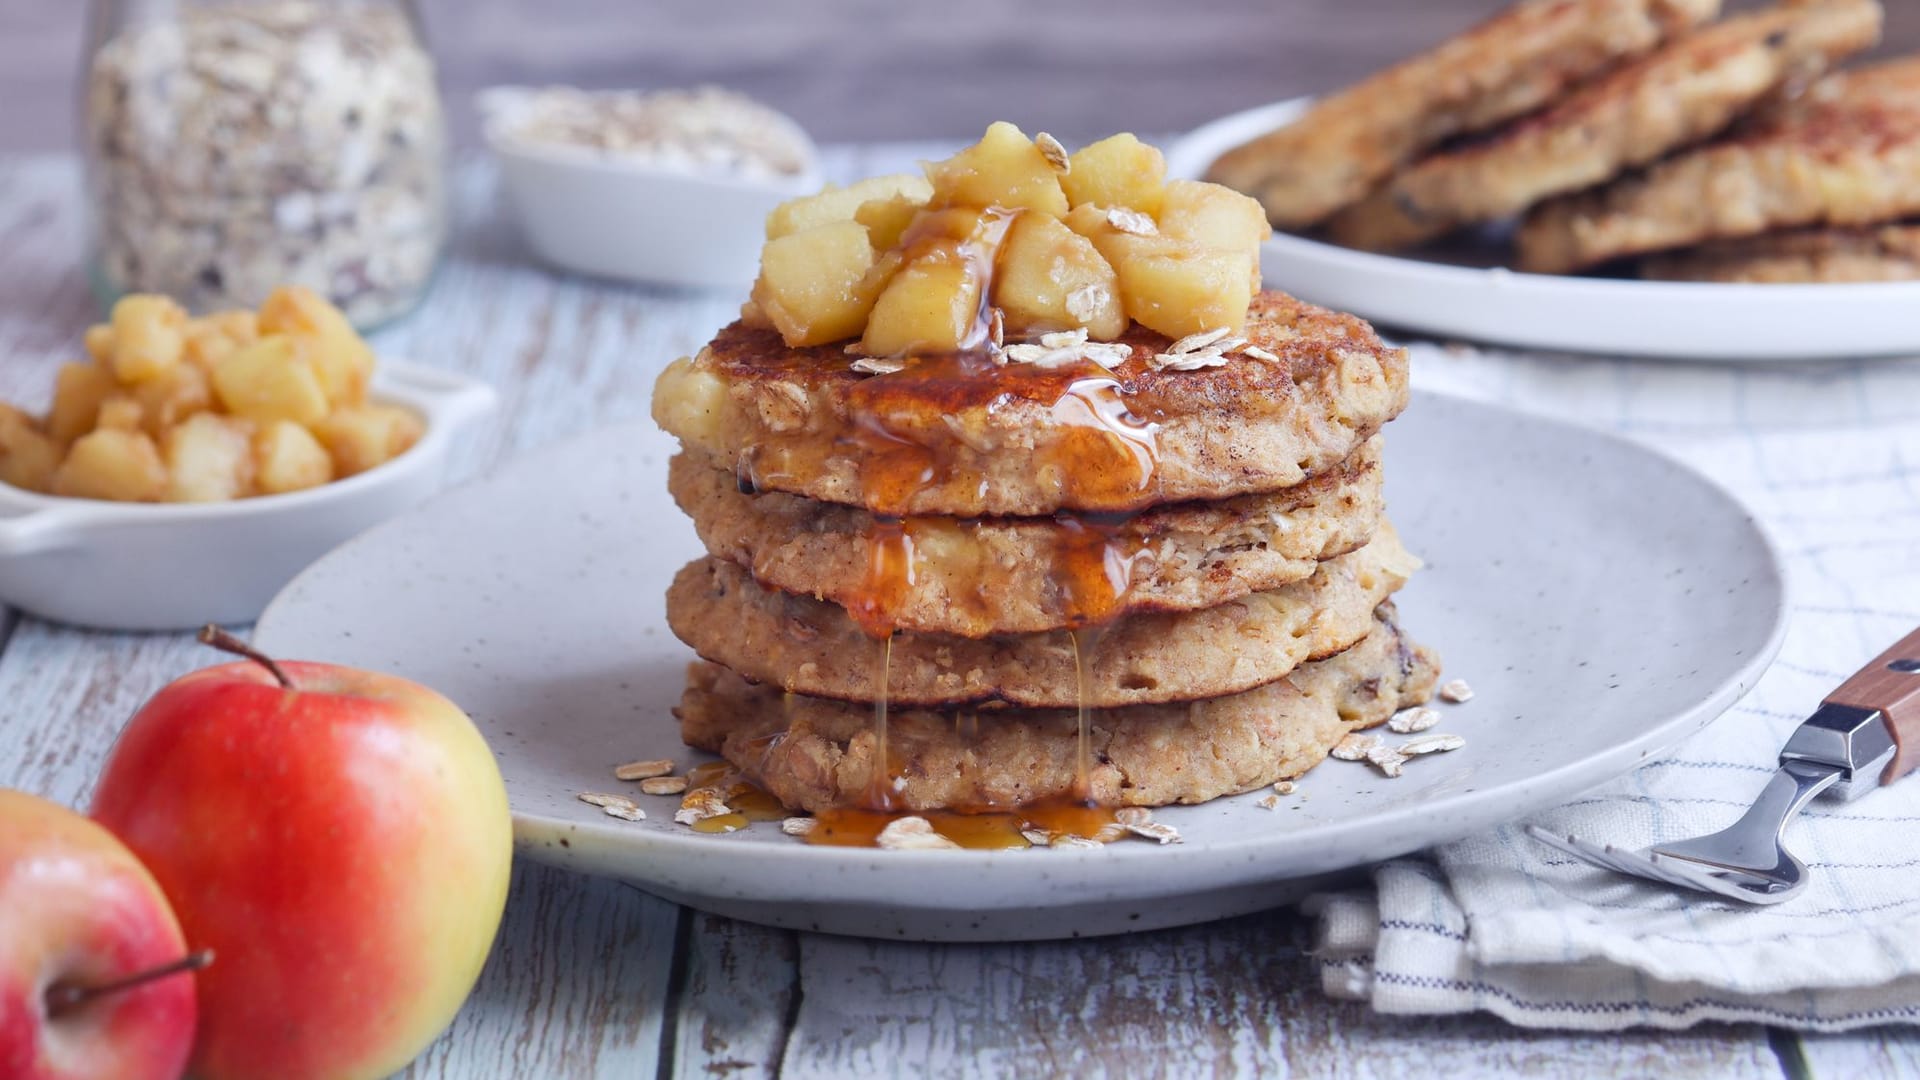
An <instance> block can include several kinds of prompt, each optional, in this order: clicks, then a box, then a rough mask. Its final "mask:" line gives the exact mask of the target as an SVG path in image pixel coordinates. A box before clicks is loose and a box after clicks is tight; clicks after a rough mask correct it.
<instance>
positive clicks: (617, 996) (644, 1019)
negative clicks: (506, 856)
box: [406, 860, 680, 1080]
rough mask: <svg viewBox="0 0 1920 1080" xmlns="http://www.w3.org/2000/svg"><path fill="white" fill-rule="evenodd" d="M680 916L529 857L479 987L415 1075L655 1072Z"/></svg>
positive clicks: (625, 889)
mask: <svg viewBox="0 0 1920 1080" xmlns="http://www.w3.org/2000/svg"><path fill="white" fill-rule="evenodd" d="M679 921H680V911H679V909H678V908H676V907H675V906H674V905H672V904H669V903H667V902H666V901H664V900H656V899H654V898H653V897H651V896H648V895H646V894H645V893H642V892H640V891H639V890H638V889H635V888H633V887H631V886H628V885H623V884H620V883H619V882H615V881H608V880H605V879H602V878H589V877H582V876H580V875H578V874H569V873H567V872H565V871H562V870H554V869H550V868H548V867H544V866H540V865H537V864H534V863H529V862H526V861H524V860H522V861H521V862H519V863H517V864H516V865H515V866H514V874H513V888H512V891H511V892H510V893H509V894H508V897H507V913H506V919H505V921H504V922H502V924H501V926H500V936H499V938H498V940H497V943H496V944H495V946H494V950H493V955H492V956H490V957H489V958H488V959H487V966H486V969H485V970H484V971H482V972H481V974H480V982H479V984H478V985H477V986H475V987H474V991H473V996H472V997H471V998H469V999H468V1000H467V1004H466V1006H465V1007H464V1008H463V1009H462V1010H461V1011H460V1015H459V1017H458V1018H457V1019H456V1020H455V1021H454V1025H453V1028H452V1029H451V1030H449V1031H448V1032H447V1034H446V1035H444V1036H442V1037H441V1038H440V1040H439V1041H437V1042H435V1043H434V1044H433V1045H432V1046H431V1047H430V1048H428V1050H427V1052H426V1053H425V1054H423V1055H421V1057H420V1059H419V1060H418V1061H416V1062H414V1065H413V1067H412V1068H411V1069H409V1070H407V1073H406V1075H407V1076H408V1077H411V1078H418V1080H425V1078H428V1077H448V1078H456V1077H457V1078H466V1077H488V1076H497V1077H532V1076H650V1075H652V1074H653V1071H654V1068H655V1066H656V1065H657V1064H658V1063H659V1060H660V1037H661V1029H662V1022H663V1018H664V1017H665V1016H666V1004H667V995H668V987H669V983H670V981H671V976H672V970H673V963H674V940H675V933H676V929H677V927H678V925H679Z"/></svg>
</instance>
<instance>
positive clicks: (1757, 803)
mask: <svg viewBox="0 0 1920 1080" xmlns="http://www.w3.org/2000/svg"><path fill="white" fill-rule="evenodd" d="M1915 766H1920V630H1915V631H1913V632H1912V633H1910V634H1908V635H1907V636H1906V637H1904V638H1901V639H1900V640H1899V641H1897V642H1895V643H1894V644H1893V647H1892V648H1890V649H1888V650H1887V651H1886V652H1883V653H1881V654H1880V655H1879V656H1876V657H1874V658H1873V659H1872V660H1871V661H1869V662H1868V663H1867V666H1865V667H1863V668H1861V669H1860V670H1859V671H1857V672H1855V673H1854V675H1853V677H1852V678H1849V679H1848V680H1847V681H1846V682H1844V683H1841V684H1840V688H1839V689H1837V690H1835V691H1834V692H1833V693H1831V694H1829V695H1827V699H1826V700H1825V701H1823V702H1821V703H1820V707H1819V708H1818V709H1817V710H1815V711H1814V714H1813V715H1812V716H1810V717H1808V718H1807V720H1806V721H1805V722H1804V723H1802V724H1801V725H1800V726H1799V727H1798V728H1795V729H1794V732H1793V735H1792V736H1791V737H1790V738H1788V739H1787V745H1786V746H1785V748H1783V749H1782V750H1781V751H1780V768H1779V771H1777V772H1775V773H1774V774H1773V779H1771V780H1769V781H1767V786H1766V787H1765V788H1764V789H1762V790H1761V792H1760V796H1759V798H1757V799H1755V800H1754V803H1753V806H1752V807H1750V808H1749V809H1748V810H1747V812H1746V813H1745V814H1743V815H1741V817H1740V820H1739V821H1736V822H1734V823H1733V824H1732V825H1729V826H1727V827H1726V828H1724V829H1722V830H1720V831H1719V832H1717V833H1712V834H1710V835H1707V836H1699V837H1695V838H1693V839H1691V840H1680V841H1676V842H1674V843H1670V844H1655V845H1654V846H1652V847H1648V848H1642V849H1641V850H1639V851H1629V850H1627V849H1625V848H1617V847H1614V846H1613V845H1612V844H1596V843H1594V842H1593V841H1591V840H1583V839H1581V838H1580V837H1577V836H1562V835H1560V834H1557V833H1552V832H1548V831H1547V830H1545V829H1543V828H1541V827H1540V826H1538V825H1529V826H1527V835H1529V836H1531V837H1533V838H1534V839H1535V840H1539V841H1541V842H1542V843H1545V844H1548V845H1551V846H1553V847H1555V848H1558V849H1560V850H1561V851H1564V852H1566V853H1567V854H1569V855H1572V856H1574V857H1575V858H1578V859H1582V860H1584V861H1586V862H1589V863H1592V864H1593V865H1595V866H1599V867H1602V868H1604V869H1607V870H1613V871H1616V872H1618V873H1622V874H1631V875H1634V876H1636V877H1643V878H1649V879H1651V880H1654V881H1659V882H1664V883H1666V884H1668V885H1677V886H1680V887H1681V888H1686V889H1698V890H1700V891H1702V892H1709V893H1714V894H1716V895H1718V896H1724V897H1727V898H1728V899H1731V900H1740V901H1744V902H1746V903H1750V904H1777V903H1780V902H1781V901H1782V900H1787V899H1790V898H1792V897H1793V896H1794V895H1795V894H1797V893H1799V892H1800V891H1801V890H1802V889H1803V888H1805V887H1806V884H1807V866H1806V864H1805V863H1803V862H1801V861H1800V860H1799V859H1797V858H1794V856H1793V853H1792V852H1789V851H1788V850H1787V848H1786V844H1785V843H1784V842H1783V841H1782V834H1783V833H1784V832H1785V831H1786V828H1787V823H1788V822H1790V821H1792V820H1793V818H1794V816H1795V815H1796V814H1798V813H1799V812H1800V808H1801V807H1803V806H1805V805H1806V804H1807V803H1808V802H1810V801H1811V800H1812V799H1814V798H1815V797H1816V796H1818V795H1821V794H1826V795H1829V796H1832V797H1835V798H1838V799H1839V800H1841V801H1842V802H1852V801H1853V800H1854V799H1857V798H1859V797H1860V796H1862V795H1865V794H1866V793H1867V792H1869V791H1872V790H1873V789H1875V788H1877V787H1883V786H1885V785H1887V784H1891V783H1893V782H1894V781H1895V780H1898V779H1900V778H1901V777H1902V776H1905V775H1906V774H1908V773H1910V772H1912V771H1913V770H1914V767H1915Z"/></svg>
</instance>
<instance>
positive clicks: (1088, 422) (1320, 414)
mask: <svg viewBox="0 0 1920 1080" xmlns="http://www.w3.org/2000/svg"><path fill="white" fill-rule="evenodd" d="M1242 333H1243V335H1244V336H1245V337H1246V338H1247V339H1248V340H1249V341H1250V342H1251V343H1252V345H1253V346H1257V347H1259V348H1261V349H1265V350H1267V351H1268V352H1269V353H1271V354H1272V355H1273V356H1274V357H1275V359H1274V360H1271V361H1268V360H1258V359H1254V358H1252V357H1250V356H1247V355H1245V354H1244V353H1236V354H1233V355H1231V356H1229V357H1228V358H1227V359H1226V362H1225V363H1224V364H1222V365H1221V366H1216V367H1207V368H1201V369H1199V370H1192V371H1175V370H1172V369H1161V368H1156V366H1155V365H1154V364H1153V363H1152V362H1151V360H1152V358H1153V357H1154V356H1155V355H1156V354H1159V353H1163V352H1165V351H1166V350H1167V349H1168V348H1169V347H1170V346H1171V345H1172V342H1170V341H1169V340H1168V339H1167V338H1166V337H1165V336H1163V335H1160V334H1156V333H1154V332H1152V331H1149V330H1146V329H1144V328H1142V327H1140V326H1137V325H1136V326H1134V327H1133V328H1131V329H1130V330H1129V331H1128V333H1127V334H1126V335H1125V336H1124V338H1123V339H1122V340H1123V343H1125V344H1127V345H1129V346H1131V348H1132V354H1131V356H1130V357H1129V358H1128V359H1127V360H1126V361H1124V362H1123V363H1120V364H1119V365H1117V366H1116V367H1115V368H1114V369H1113V370H1111V371H1109V370H1107V369H1105V368H1102V367H1100V366H1098V365H1096V364H1094V363H1092V362H1091V361H1081V362H1076V363H1074V364H1069V365H1063V366H1058V367H1042V366H1040V365H1037V364H1018V363H1013V364H1006V365H1003V366H996V365H995V364H993V363H992V362H991V361H989V360H988V359H986V358H984V357H975V356H942V357H926V358H915V359H913V360H911V361H909V363H908V365H907V367H906V369H905V370H903V371H900V372H897V373H894V374H888V375H862V374H860V373H858V372H855V371H853V370H852V369H851V367H850V366H849V359H850V358H849V357H848V356H847V355H846V353H845V351H844V349H842V348H841V347H840V346H838V345H828V346H819V347H815V348H802V349H791V348H788V347H787V346H786V345H784V344H783V343H782V342H781V341H780V338H779V336H778V335H777V334H776V333H774V332H773V331H771V330H757V329H753V328H751V327H747V326H743V325H741V324H738V323H736V324H734V325H732V326H729V327H727V328H726V329H725V330H722V331H721V332H720V334H719V336H717V337H715V338H714V340H713V341H712V343H710V344H709V345H708V346H707V347H706V348H705V349H703V350H701V352H700V354H699V355H698V356H696V357H694V358H692V359H690V360H684V359H683V360H679V361H676V362H675V363H673V364H672V365H670V366H669V367H668V368H667V370H666V371H664V372H663V373H662V374H661V376H660V380H659V382H658V383H657V384H656V385H655V388H654V400H653V416H654V419H655V421H657V422H658V423H659V424H660V426H661V427H663V428H665V429H666V430H667V431H669V432H671V433H673V434H674V435H677V436H679V438H680V440H681V442H682V443H683V444H684V445H685V446H686V447H687V448H688V450H689V451H691V452H693V453H694V454H695V456H697V457H701V458H704V459H706V460H707V462H708V463H710V464H712V465H716V466H718V467H721V468H726V469H730V470H732V471H733V472H734V473H735V474H736V475H737V476H738V477H739V478H740V481H741V483H743V484H745V485H748V486H750V487H752V488H753V489H755V490H766V491H783V492H787V493H789V494H795V495H804V496H806V497H808V498H813V499H821V500H824V501H827V502H836V503H843V504H846V505H850V506H860V507H864V508H866V509H868V510H870V511H873V512H874V513H877V514H883V515H890V516H891V515H905V514H943V515H951V516H956V517H976V516H983V515H1022V516H1032V515H1041V514H1052V513H1055V512H1058V511H1061V510H1078V511H1085V512H1096V513H1098V512H1109V511H1132V510H1139V509H1142V508H1145V507H1148V506H1154V505H1158V504H1161V503H1168V502H1186V501H1193V500H1210V499H1223V498H1229V497H1231V496H1235V495H1243V494H1252V493H1257V492H1268V491H1276V490H1279V489H1282V488H1287V487H1292V486H1293V485H1295V484H1299V483H1301V482H1303V481H1305V480H1306V479H1308V478H1309V477H1312V476H1317V475H1320V474H1321V473H1324V472H1326V471H1328V470H1331V469H1336V468H1339V467H1340V465H1341V463H1342V462H1344V461H1345V460H1346V459H1347V458H1348V457H1349V455H1351V454H1352V453H1353V451H1354V450H1355V449H1356V448H1357V447H1359V446H1360V445H1361V444H1362V443H1364V442H1365V441H1366V440H1367V439H1369V438H1370V437H1372V436H1373V434H1374V433H1375V432H1376V431H1378V430H1379V429H1380V427H1381V425H1383V424H1385V423H1386V422H1387V421H1389V420H1391V419H1393V417H1395V416H1396V415H1398V414H1399V412H1400V410H1401V409H1403V408H1405V407H1406V403H1407V392H1408V391H1407V356H1406V352H1405V350H1403V349H1395V348H1390V347H1389V346H1387V345H1386V344H1385V343H1383V342H1382V341H1381V340H1380V338H1379V337H1378V335H1376V334H1375V333H1374V332H1373V329H1372V328H1371V327H1369V326H1368V325H1367V324H1366V323H1365V322H1364V321H1362V320H1360V319H1358V318H1355V317H1354V316H1351V315H1344V314H1338V313H1335V312H1331V311H1328V310H1326V309H1324V308H1319V307H1315V306H1313V305H1311V304H1306V303H1303V302H1301V301H1299V300H1296V299H1294V298H1293V297H1290V296H1287V295H1285V294H1283V293H1278V292H1263V293H1261V294H1259V295H1258V296H1256V297H1255V298H1254V299H1253V302H1252V306H1251V307H1250V308H1249V310H1248V312H1247V323H1246V327H1245V329H1244V330H1243V331H1242Z"/></svg>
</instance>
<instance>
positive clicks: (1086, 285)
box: [993, 214, 1127, 341]
mask: <svg viewBox="0 0 1920 1080" xmlns="http://www.w3.org/2000/svg"><path fill="white" fill-rule="evenodd" d="M993 302H994V304H995V305H996V306H997V307H999V308H1000V309H1001V311H1002V312H1003V313H1004V314H1005V317H1006V325H1007V330H1008V332H1009V333H1013V334H1023V335H1032V334H1040V333H1046V332H1047V331H1050V330H1072V329H1075V328H1077V327H1085V328H1086V330H1087V333H1088V334H1089V335H1091V336H1092V337H1094V338H1095V339H1098V340H1105V341H1111V340H1113V339H1115V338H1117V337H1119V336H1120V335H1121V334H1123V333H1125V332H1126V329H1127V315H1126V312H1125V311H1124V310H1123V309H1122V308H1121V306H1120V285H1119V279H1118V278H1117V277H1116V276H1115V275H1114V272H1113V267H1112V266H1110V265H1108V264H1107V260H1106V259H1104V258H1102V257H1101V255H1100V252H1099V251H1098V250H1097V249H1095V248H1094V246H1093V243H1092V241H1090V240H1088V239H1087V238H1086V237H1084V236H1081V235H1079V234H1078V233H1076V232H1074V231H1073V230H1072V229H1069V228H1067V227H1066V226H1065V225H1063V224H1061V223H1060V221H1059V220H1057V219H1055V218H1050V217H1043V216H1041V215H1038V214H1022V215H1021V216H1020V218H1019V220H1017V221H1015V222H1014V223H1013V226H1012V228H1011V229H1009V230H1008V232H1007V241H1006V246H1005V247H1004V248H1003V249H1002V250H1001V252H1000V269H999V273H998V275H997V276H996V277H995V279H994V284H993Z"/></svg>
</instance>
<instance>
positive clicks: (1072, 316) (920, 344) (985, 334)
mask: <svg viewBox="0 0 1920 1080" xmlns="http://www.w3.org/2000/svg"><path fill="white" fill-rule="evenodd" d="M926 174H927V175H926V178H925V179H922V178H920V177H917V176H911V175H903V176H891V177H879V178H876V179H872V180H865V181H862V182H860V183H858V184H854V185H852V186H850V187H846V188H832V189H829V190H827V191H824V192H822V193H821V194H818V195H813V196H809V197H806V198H802V199H795V200H793V201H792V202H789V203H786V204H785V205H783V206H781V207H779V208H778V209H776V210H775V211H774V212H773V213H772V214H771V215H769V216H768V219H767V245H766V248H765V249H764V251H763V253H762V256H761V272H760V278H759V281H758V282H757V283H756V284H755V285H754V290H753V302H752V303H751V304H750V305H749V310H748V317H749V319H750V320H753V321H761V323H762V325H770V326H772V327H773V328H775V329H777V330H778V331H779V332H780V336H781V339H782V340H784V341H785V342H786V343H787V345H789V346H791V347H801V346H808V345H821V344H826V343H829V342H835V341H841V340H846V339H851V338H855V337H857V338H858V339H859V340H858V342H857V344H856V345H855V346H854V347H853V348H852V349H851V350H850V351H852V352H854V353H855V354H856V355H857V356H864V357H869V358H872V357H888V358H901V357H908V356H919V355H926V354H932V353H942V352H956V351H972V350H984V351H987V352H989V353H990V354H991V355H992V356H993V357H994V358H995V359H996V361H997V362H999V363H1006V362H1008V361H1012V362H1016V363H1019V362H1031V359H1030V358H1031V357H1034V356H1036V355H1038V354H1034V353H1032V352H1026V353H1022V352H1020V351H1016V350H1014V349H1010V348H1008V347H1007V345H1006V342H1005V340H1003V338H1004V339H1012V340H1014V341H1015V342H1016V344H1017V343H1025V342H1038V341H1040V339H1041V338H1042V337H1043V336H1045V335H1049V334H1054V333H1058V332H1061V331H1070V332H1084V334H1085V335H1086V336H1085V337H1082V338H1078V339H1077V340H1076V341H1074V342H1073V343H1072V344H1073V345H1084V344H1085V343H1087V342H1103V341H1112V340H1114V339H1116V338H1118V337H1119V336H1120V335H1121V334H1122V333H1124V332H1125V331H1126V329H1127V326H1128V324H1129V323H1130V322H1137V323H1139V324H1140V325H1142V326H1144V327H1146V328H1148V329H1150V330H1154V331H1157V332H1159V333H1161V334H1165V335H1167V336H1168V337H1173V338H1181V337H1186V336H1188V335H1191V334H1197V333H1206V332H1210V331H1215V330H1220V331H1225V332H1233V333H1237V332H1238V331H1239V330H1240V329H1241V327H1242V326H1243V325H1244V324H1245V322H1246V316H1247V305H1248V301H1249V300H1250V299H1251V297H1252V295H1253V294H1254V292H1255V291H1257V290H1258V288H1259V282H1260V254H1259V252H1260V244H1261V242H1262V241H1264V240H1265V239H1266V238H1267V236H1268V235H1269V234H1270V232H1271V230H1270V229H1269V227H1268V225H1267V219H1266V216H1265V214H1264V213H1263V212H1262V211H1261V209H1260V205H1259V204H1258V203H1257V202H1255V201H1254V200H1252V199H1249V198H1247V197H1246V196H1245V195H1241V194H1240V193H1238V192H1235V191H1231V190H1229V189H1227V188H1224V187H1221V186H1219V185H1218V184H1208V183H1202V182H1199V181H1193V180H1173V181H1168V180H1167V179H1166V163H1165V161H1164V160H1162V158H1161V156H1160V152H1159V151H1158V150H1156V149H1154V148H1153V147H1151V146H1147V145H1146V144H1144V143H1142V142H1140V141H1139V140H1138V139H1136V138H1134V137H1133V136H1132V135H1115V136H1113V137H1112V138H1109V139H1104V140H1101V141H1100V142H1097V143H1094V144H1093V145H1091V146H1088V147H1085V148H1083V149H1081V150H1080V151H1079V152H1078V153H1075V154H1073V155H1071V156H1068V155H1066V153H1065V150H1064V148H1062V147H1061V146H1060V144H1059V142H1058V141H1057V140H1054V139H1053V138H1052V137H1050V136H1048V135H1046V134H1044V133H1042V135H1041V136H1040V138H1039V140H1038V142H1036V141H1035V140H1031V139H1028V138H1027V137H1026V135H1024V134H1022V133H1021V131H1020V129H1019V128H1017V127H1015V126H1013V125H1012V124H1008V123H996V124H994V125H993V126H992V127H990V128H988V129H987V133H986V135H985V136H984V137H982V138H981V140H980V141H979V142H978V143H975V144H974V145H973V146H970V147H968V148H967V149H965V150H962V151H960V152H959V153H958V154H955V155H954V156H953V157H951V158H948V159H947V160H946V161H941V162H935V163H931V164H929V165H928V166H927V167H926ZM996 313H997V314H996ZM996 325H997V326H1000V327H1002V328H1003V334H1002V337H995V336H994V335H993V334H992V333H991V327H993V326H996ZM1043 344H1044V343H1043ZM1066 347H1068V345H1067V343H1065V342H1062V343H1060V344H1057V345H1052V346H1047V348H1046V352H1057V351H1059V350H1060V349H1062V348H1066ZM868 369H869V370H875V371H876V373H877V368H876V366H875V365H869V366H868Z"/></svg>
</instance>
